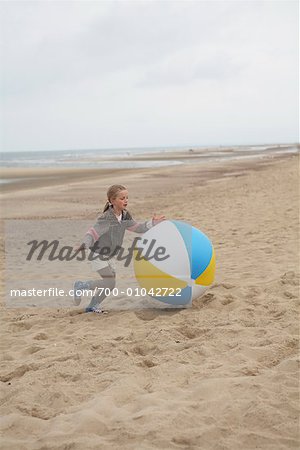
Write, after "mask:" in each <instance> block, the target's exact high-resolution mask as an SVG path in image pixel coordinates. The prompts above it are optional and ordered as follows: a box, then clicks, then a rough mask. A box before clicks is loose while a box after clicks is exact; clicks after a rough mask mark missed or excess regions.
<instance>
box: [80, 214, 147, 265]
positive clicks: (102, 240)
mask: <svg viewBox="0 0 300 450" xmlns="http://www.w3.org/2000/svg"><path fill="white" fill-rule="evenodd" d="M152 226H153V225H152V220H149V221H148V222H142V223H138V222H136V221H135V220H134V219H133V218H132V216H131V214H130V212H129V211H127V210H124V211H123V212H122V219H121V222H119V221H118V219H117V217H116V215H115V214H114V212H113V208H112V207H109V209H108V210H107V211H105V212H104V213H103V214H102V215H101V216H100V217H98V219H97V222H96V223H95V225H94V226H93V227H91V228H90V229H89V230H88V231H87V233H86V235H85V237H84V240H83V245H84V247H85V248H89V249H91V250H92V252H94V253H100V250H101V249H103V248H104V247H106V248H108V249H109V253H106V254H105V259H107V257H108V256H110V255H112V254H113V252H114V250H115V249H116V248H117V247H121V246H122V243H123V239H124V234H125V231H126V230H128V231H134V232H135V233H145V232H146V231H147V230H149V229H150V228H151V227H152ZM101 256H102V255H100V256H99V257H100V259H102V258H101Z"/></svg>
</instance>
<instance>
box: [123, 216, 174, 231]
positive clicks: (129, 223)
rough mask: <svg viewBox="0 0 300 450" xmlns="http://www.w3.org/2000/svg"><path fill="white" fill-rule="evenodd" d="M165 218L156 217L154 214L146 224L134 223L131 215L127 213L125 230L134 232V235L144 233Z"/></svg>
mask: <svg viewBox="0 0 300 450" xmlns="http://www.w3.org/2000/svg"><path fill="white" fill-rule="evenodd" d="M165 219H166V218H165V216H157V215H156V214H154V215H153V217H152V220H148V221H147V222H141V223H139V222H136V221H135V220H134V219H133V218H132V216H131V214H130V213H129V212H128V211H127V214H126V216H125V220H126V229H127V230H128V231H134V232H135V233H145V232H146V231H148V230H149V229H150V228H152V227H153V226H155V225H157V224H158V223H160V222H162V221H163V220H165Z"/></svg>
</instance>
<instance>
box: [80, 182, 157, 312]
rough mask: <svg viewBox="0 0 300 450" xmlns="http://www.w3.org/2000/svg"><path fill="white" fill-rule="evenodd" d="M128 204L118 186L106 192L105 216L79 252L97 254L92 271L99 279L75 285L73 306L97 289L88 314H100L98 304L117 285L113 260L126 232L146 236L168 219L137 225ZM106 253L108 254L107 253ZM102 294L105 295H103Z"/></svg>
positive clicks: (85, 240) (155, 219) (120, 187)
mask: <svg viewBox="0 0 300 450" xmlns="http://www.w3.org/2000/svg"><path fill="white" fill-rule="evenodd" d="M127 205H128V191H127V189H126V187H124V186H121V185H119V184H115V185H113V186H111V187H110V188H109V189H108V191H107V202H106V205H105V207H104V210H103V214H102V215H101V216H100V217H98V219H97V222H96V224H95V225H94V226H93V227H91V228H90V229H89V230H88V231H87V233H86V235H85V237H84V240H83V242H82V244H80V246H79V247H77V249H76V250H81V249H91V251H92V252H93V254H94V255H95V257H96V258H95V259H93V260H92V269H93V270H94V271H96V272H97V273H98V274H99V276H100V279H97V280H92V281H76V282H75V283H74V303H75V305H79V304H80V302H81V295H77V294H81V293H82V291H83V290H86V289H88V290H95V289H96V288H103V290H100V291H99V290H98V292H100V293H99V294H95V295H94V296H93V298H92V300H91V302H90V304H89V305H88V307H87V308H86V309H85V312H95V313H101V312H102V310H101V309H100V308H99V305H100V303H101V302H103V300H104V299H105V298H106V295H105V293H104V292H106V293H107V288H108V290H109V291H111V290H112V289H113V288H114V287H115V284H116V272H115V265H114V261H113V256H114V250H116V249H117V248H118V247H121V245H122V242H123V238H124V234H125V231H126V230H129V231H134V232H136V233H145V231H147V230H148V229H149V228H151V227H152V226H154V225H157V224H158V223H159V222H161V221H163V220H165V216H157V215H155V214H154V216H153V218H152V220H149V221H148V222H144V223H137V222H136V221H135V220H134V219H133V218H132V216H131V214H130V213H129V211H127V210H126V208H127ZM104 250H106V251H104ZM101 291H102V293H101Z"/></svg>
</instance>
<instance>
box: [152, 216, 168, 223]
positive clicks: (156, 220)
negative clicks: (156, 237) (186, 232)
mask: <svg viewBox="0 0 300 450" xmlns="http://www.w3.org/2000/svg"><path fill="white" fill-rule="evenodd" d="M163 220H166V217H165V216H158V215H157V214H156V213H154V215H153V217H152V223H153V225H157V224H158V223H160V222H162V221H163Z"/></svg>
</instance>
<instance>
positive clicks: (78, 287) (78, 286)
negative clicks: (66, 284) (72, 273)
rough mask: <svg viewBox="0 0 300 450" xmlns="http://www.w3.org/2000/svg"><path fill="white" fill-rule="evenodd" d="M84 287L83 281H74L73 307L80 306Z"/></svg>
mask: <svg viewBox="0 0 300 450" xmlns="http://www.w3.org/2000/svg"><path fill="white" fill-rule="evenodd" d="M85 285H86V283H85V282H84V281H75V283H74V287H73V290H74V299H73V301H74V305H76V306H78V305H80V302H81V294H82V291H83V289H86V287H85ZM78 294H80V295H78Z"/></svg>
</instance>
